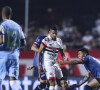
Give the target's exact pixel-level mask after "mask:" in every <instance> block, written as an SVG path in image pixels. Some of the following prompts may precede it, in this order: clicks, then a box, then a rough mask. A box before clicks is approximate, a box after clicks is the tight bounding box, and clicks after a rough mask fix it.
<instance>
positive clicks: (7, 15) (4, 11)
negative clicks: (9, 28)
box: [2, 6, 12, 18]
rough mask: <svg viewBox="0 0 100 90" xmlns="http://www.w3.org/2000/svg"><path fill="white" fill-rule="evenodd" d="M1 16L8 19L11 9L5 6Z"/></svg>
mask: <svg viewBox="0 0 100 90" xmlns="http://www.w3.org/2000/svg"><path fill="white" fill-rule="evenodd" d="M2 14H3V15H5V16H6V17H7V18H9V17H10V16H11V14H12V9H11V8H10V7H9V6H5V7H3V8H2Z"/></svg>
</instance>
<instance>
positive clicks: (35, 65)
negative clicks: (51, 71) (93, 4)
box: [27, 35, 48, 90]
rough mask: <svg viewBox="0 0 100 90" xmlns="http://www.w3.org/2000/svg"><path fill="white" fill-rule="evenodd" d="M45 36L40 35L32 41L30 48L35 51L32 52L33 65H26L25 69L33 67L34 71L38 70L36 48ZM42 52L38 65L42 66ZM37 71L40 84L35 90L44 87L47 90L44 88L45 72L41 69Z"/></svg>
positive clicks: (37, 48)
mask: <svg viewBox="0 0 100 90" xmlns="http://www.w3.org/2000/svg"><path fill="white" fill-rule="evenodd" d="M45 37H46V36H44V35H41V36H38V37H37V38H36V40H35V41H34V43H33V45H32V47H31V50H33V51H35V54H34V60H33V65H32V66H30V67H28V68H27V69H28V70H31V69H32V68H33V67H34V69H35V73H37V72H38V68H37V54H38V50H39V47H40V44H41V42H42V40H43V39H44V38H45ZM42 58H43V56H42V54H41V56H40V65H41V66H42ZM38 73H39V81H40V85H38V86H37V87H36V88H35V90H41V89H45V90H48V89H47V88H46V83H47V82H46V81H47V79H46V75H45V72H44V71H43V70H42V71H41V72H38Z"/></svg>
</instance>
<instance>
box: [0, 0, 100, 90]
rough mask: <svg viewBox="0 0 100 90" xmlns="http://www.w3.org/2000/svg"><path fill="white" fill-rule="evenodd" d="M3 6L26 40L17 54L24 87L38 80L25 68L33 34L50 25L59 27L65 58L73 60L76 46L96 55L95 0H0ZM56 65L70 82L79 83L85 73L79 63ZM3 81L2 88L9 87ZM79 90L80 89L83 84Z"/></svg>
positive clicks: (99, 42) (98, 17)
mask: <svg viewBox="0 0 100 90" xmlns="http://www.w3.org/2000/svg"><path fill="white" fill-rule="evenodd" d="M6 5H7V6H10V7H11V8H12V10H13V14H12V19H13V20H14V21H16V22H18V23H19V24H20V25H21V26H22V29H23V31H24V34H25V36H26V40H27V46H26V47H25V49H23V50H21V55H20V77H19V79H20V83H21V85H22V87H23V89H24V90H34V87H35V86H36V85H37V84H38V83H39V82H38V81H37V77H38V76H37V74H36V72H35V71H34V69H33V70H30V71H27V67H28V66H30V65H32V63H33V58H34V52H33V51H31V50H30V49H31V46H32V45H33V42H34V40H35V39H36V37H37V36H38V35H45V34H46V33H47V31H48V26H49V25H51V24H57V25H58V27H59V31H58V37H60V38H61V39H62V41H63V44H64V47H65V52H66V53H67V54H66V56H68V57H69V59H68V60H73V59H75V58H76V59H77V49H79V48H81V47H85V48H88V49H89V50H90V54H91V55H93V56H94V57H96V58H98V59H99V58H100V55H99V53H100V50H99V49H100V1H99V0H53V1H52V0H0V11H1V9H2V7H4V6H6ZM0 15H1V13H0ZM0 21H2V19H1V17H0ZM59 56H60V55H59ZM60 67H61V68H62V70H63V72H64V73H65V76H66V77H67V76H68V79H69V80H71V82H72V83H78V82H80V81H81V79H82V78H83V76H84V75H85V74H86V70H85V69H84V66H82V65H75V66H68V65H67V66H60ZM63 68H66V70H65V69H63ZM66 72H67V73H66ZM7 80H8V79H7ZM7 80H5V81H4V83H3V86H4V90H9V82H8V83H7ZM24 80H26V82H25V81H24ZM5 82H6V83H5ZM72 83H71V84H72ZM5 85H6V86H5ZM7 85H8V86H7ZM79 90H84V88H83V86H82V87H80V88H79Z"/></svg>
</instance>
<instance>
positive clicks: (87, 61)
mask: <svg viewBox="0 0 100 90" xmlns="http://www.w3.org/2000/svg"><path fill="white" fill-rule="evenodd" d="M82 61H83V63H84V66H85V68H86V69H87V70H88V71H90V72H91V74H93V75H94V76H95V77H96V78H98V77H100V61H99V60H97V59H96V58H94V57H92V56H90V55H87V56H86V57H84V58H82Z"/></svg>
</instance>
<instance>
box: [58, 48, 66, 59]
mask: <svg viewBox="0 0 100 90" xmlns="http://www.w3.org/2000/svg"><path fill="white" fill-rule="evenodd" d="M59 51H60V54H61V56H62V57H63V58H64V60H67V57H66V55H65V54H64V50H63V49H60V50H59Z"/></svg>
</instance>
